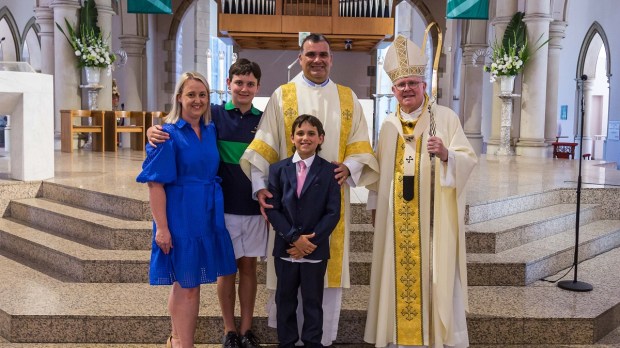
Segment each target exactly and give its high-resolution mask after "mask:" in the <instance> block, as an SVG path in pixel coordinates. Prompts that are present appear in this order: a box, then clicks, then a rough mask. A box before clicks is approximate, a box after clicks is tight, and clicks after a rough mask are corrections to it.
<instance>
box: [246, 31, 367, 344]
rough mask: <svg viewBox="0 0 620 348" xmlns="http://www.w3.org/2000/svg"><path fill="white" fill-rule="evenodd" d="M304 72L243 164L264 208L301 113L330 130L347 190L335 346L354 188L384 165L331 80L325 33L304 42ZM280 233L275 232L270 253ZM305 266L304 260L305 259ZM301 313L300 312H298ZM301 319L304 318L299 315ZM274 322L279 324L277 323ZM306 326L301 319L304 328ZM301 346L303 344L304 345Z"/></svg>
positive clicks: (340, 229) (276, 100)
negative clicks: (273, 170) (274, 168)
mask: <svg viewBox="0 0 620 348" xmlns="http://www.w3.org/2000/svg"><path fill="white" fill-rule="evenodd" d="M299 61H300V65H301V67H302V70H303V74H300V75H298V76H297V77H295V78H294V79H293V81H292V82H290V83H288V84H285V85H282V86H280V87H279V88H278V89H276V91H275V92H274V93H273V94H272V96H271V99H270V100H269V102H268V104H267V106H266V108H265V111H264V113H263V118H262V120H261V123H260V124H259V127H258V130H257V132H256V137H255V138H254V141H253V142H252V143H251V144H250V146H249V147H248V148H247V149H246V151H245V153H244V154H243V156H242V158H241V160H240V164H241V168H242V169H243V170H244V172H245V173H246V175H248V176H249V177H250V178H251V179H252V189H253V191H254V193H255V194H256V195H257V199H258V200H259V202H260V203H261V205H262V206H264V205H265V201H264V198H265V196H266V195H270V193H268V192H267V190H266V187H267V179H268V174H269V172H268V171H269V165H270V164H272V163H275V162H277V161H279V160H281V159H284V158H287V157H290V156H291V155H292V153H293V151H292V144H291V140H290V139H291V125H292V123H293V121H294V120H295V118H296V117H297V116H299V115H301V114H309V115H313V116H316V117H317V118H318V119H319V120H321V122H322V123H323V125H324V127H325V131H326V134H325V140H324V142H323V145H322V148H323V149H322V150H321V157H323V158H325V159H326V160H328V161H333V162H337V163H339V168H337V169H336V172H335V173H334V175H335V177H336V178H337V179H339V182H340V183H341V185H342V187H343V191H344V192H343V194H342V197H343V198H342V209H341V216H340V222H339V223H338V226H337V227H336V229H335V230H334V231H333V232H332V235H331V237H330V259H329V260H328V264H327V273H326V279H325V287H326V289H325V293H324V297H323V339H322V342H321V343H322V344H323V345H325V346H329V345H331V344H332V342H333V341H334V340H335V339H336V335H337V330H338V321H339V317H340V306H341V297H342V288H348V287H350V282H349V231H350V226H349V224H350V214H351V209H350V204H349V187H350V186H351V187H354V186H366V185H368V184H371V183H373V182H376V181H377V180H378V178H379V173H378V167H379V166H378V163H377V160H376V158H375V156H374V153H373V150H372V147H371V145H370V141H369V137H368V128H367V125H366V120H365V118H364V115H363V111H362V107H361V105H360V103H359V101H358V100H357V96H356V95H355V93H353V91H351V89H350V88H348V87H345V86H341V85H337V84H336V83H334V82H333V81H331V80H330V79H329V71H330V68H331V65H332V54H331V51H330V48H329V43H328V42H327V41H326V40H325V38H324V37H323V36H322V35H320V34H311V35H310V36H308V37H306V39H305V40H304V41H303V43H302V50H301V53H300V54H299ZM273 237H274V234H273V233H271V234H270V244H269V245H270V246H269V248H270V250H272V249H273ZM301 260H302V262H303V260H304V259H301ZM267 263H268V267H267V288H269V289H275V284H276V282H275V271H274V268H273V258H269V259H268V262H267ZM270 307H271V308H268V311H269V314H270V320H269V325H270V326H274V325H275V322H276V321H275V306H270ZM298 314H299V313H298ZM298 318H299V315H298ZM272 319H273V320H272ZM301 325H302V323H301V321H300V320H298V326H299V327H301ZM300 343H301V342H300Z"/></svg>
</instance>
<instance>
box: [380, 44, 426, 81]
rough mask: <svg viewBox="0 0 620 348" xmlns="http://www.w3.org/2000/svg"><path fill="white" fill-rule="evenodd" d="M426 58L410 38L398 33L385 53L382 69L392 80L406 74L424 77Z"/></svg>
mask: <svg viewBox="0 0 620 348" xmlns="http://www.w3.org/2000/svg"><path fill="white" fill-rule="evenodd" d="M427 62H428V58H427V57H426V55H424V52H422V50H421V49H420V48H419V47H418V46H416V44H414V43H413V42H412V41H411V40H409V39H407V38H406V37H404V36H402V35H400V34H399V35H398V36H397V37H396V39H395V40H394V42H393V43H392V46H390V48H388V51H387V53H386V54H385V62H384V63H383V70H385V72H386V73H387V74H388V76H389V77H390V79H391V80H392V82H395V81H396V80H398V79H401V78H403V77H407V76H421V77H424V75H425V74H424V73H425V72H426V64H427Z"/></svg>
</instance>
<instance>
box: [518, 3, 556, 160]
mask: <svg viewBox="0 0 620 348" xmlns="http://www.w3.org/2000/svg"><path fill="white" fill-rule="evenodd" d="M525 8H526V13H525V16H524V18H523V21H524V22H525V24H526V25H527V40H528V42H529V45H530V52H531V55H530V60H529V61H528V62H527V63H526V66H525V69H524V71H523V86H522V90H521V95H522V96H521V129H520V135H519V142H518V143H517V154H518V155H521V156H529V157H545V156H546V155H547V153H546V152H547V144H546V143H545V109H546V105H547V102H546V99H547V95H546V93H545V91H546V90H547V63H548V57H549V46H548V45H544V46H542V47H541V48H540V49H539V50H537V51H536V52H533V51H534V49H535V48H536V45H537V43H538V44H539V43H540V41H538V42H537V40H538V38H539V37H541V36H542V39H541V40H546V39H547V37H548V36H549V23H550V22H551V16H550V13H551V1H549V0H543V1H541V0H526V6H525Z"/></svg>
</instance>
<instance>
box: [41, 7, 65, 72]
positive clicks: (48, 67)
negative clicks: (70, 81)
mask: <svg viewBox="0 0 620 348" xmlns="http://www.w3.org/2000/svg"><path fill="white" fill-rule="evenodd" d="M34 16H35V18H36V19H37V24H38V25H39V27H40V28H41V30H40V31H39V37H40V38H41V52H54V28H55V27H56V26H55V25H54V11H53V10H52V9H51V8H50V7H35V8H34ZM61 35H62V34H61ZM41 73H43V74H50V75H54V55H53V54H42V55H41Z"/></svg>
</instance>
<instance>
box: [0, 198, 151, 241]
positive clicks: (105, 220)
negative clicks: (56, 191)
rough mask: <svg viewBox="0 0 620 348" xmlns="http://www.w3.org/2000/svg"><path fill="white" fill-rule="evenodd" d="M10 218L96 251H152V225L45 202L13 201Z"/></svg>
mask: <svg viewBox="0 0 620 348" xmlns="http://www.w3.org/2000/svg"><path fill="white" fill-rule="evenodd" d="M8 214H9V216H11V217H12V218H13V219H16V220H20V221H22V222H24V223H25V224H28V225H29V226H32V227H36V228H39V229H42V230H44V231H46V232H51V233H54V234H56V235H60V236H66V237H68V238H70V239H72V240H76V241H79V242H80V243H84V244H87V245H90V246H93V247H95V248H101V249H118V250H121V249H128V250H150V248H151V238H152V223H151V222H150V221H137V220H128V219H126V218H119V217H116V216H112V215H109V214H102V213H97V212H94V211H92V210H85V209H82V208H78V207H74V206H70V205H67V204H65V203H60V202H57V201H51V200H49V199H45V198H28V199H19V200H13V201H11V203H10V204H9V207H8Z"/></svg>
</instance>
